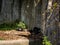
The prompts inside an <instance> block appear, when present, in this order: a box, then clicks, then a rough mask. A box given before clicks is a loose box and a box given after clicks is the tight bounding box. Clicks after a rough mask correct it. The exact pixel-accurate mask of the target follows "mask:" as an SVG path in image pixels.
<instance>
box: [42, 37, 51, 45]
mask: <svg viewBox="0 0 60 45" xmlns="http://www.w3.org/2000/svg"><path fill="white" fill-rule="evenodd" d="M43 45H52V44H51V42H50V41H49V40H48V38H47V37H46V36H44V37H43Z"/></svg>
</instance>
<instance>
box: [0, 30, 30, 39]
mask: <svg viewBox="0 0 60 45" xmlns="http://www.w3.org/2000/svg"><path fill="white" fill-rule="evenodd" d="M29 35H30V33H29V32H24V31H16V30H11V31H0V40H16V39H27V38H28V37H29Z"/></svg>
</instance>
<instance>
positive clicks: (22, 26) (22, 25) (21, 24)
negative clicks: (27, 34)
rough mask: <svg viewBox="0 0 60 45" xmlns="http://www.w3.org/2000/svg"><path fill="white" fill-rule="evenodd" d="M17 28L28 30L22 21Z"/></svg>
mask: <svg viewBox="0 0 60 45" xmlns="http://www.w3.org/2000/svg"><path fill="white" fill-rule="evenodd" d="M17 26H18V27H20V28H23V29H25V28H26V24H25V23H24V22H22V21H21V22H19V24H17Z"/></svg>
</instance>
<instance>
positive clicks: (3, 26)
mask: <svg viewBox="0 0 60 45" xmlns="http://www.w3.org/2000/svg"><path fill="white" fill-rule="evenodd" d="M16 27H17V26H16V23H3V24H0V30H11V29H15V28H16Z"/></svg>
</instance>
